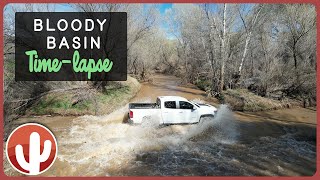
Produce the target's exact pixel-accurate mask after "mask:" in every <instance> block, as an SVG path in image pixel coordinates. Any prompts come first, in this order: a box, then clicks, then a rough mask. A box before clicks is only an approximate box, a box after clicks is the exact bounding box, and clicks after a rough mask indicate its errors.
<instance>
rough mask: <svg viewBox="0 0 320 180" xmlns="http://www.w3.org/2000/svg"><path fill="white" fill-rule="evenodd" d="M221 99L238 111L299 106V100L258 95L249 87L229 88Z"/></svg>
mask: <svg viewBox="0 0 320 180" xmlns="http://www.w3.org/2000/svg"><path fill="white" fill-rule="evenodd" d="M221 97H222V98H220V101H221V102H222V103H225V104H228V105H229V106H230V107H231V108H232V109H233V110H238V111H251V112H255V111H265V110H275V109H280V108H287V107H293V106H299V105H300V104H299V102H297V101H294V100H290V99H282V100H274V99H269V98H264V97H261V96H258V95H256V94H254V93H252V92H249V91H248V90H247V89H236V90H234V89H228V90H226V91H224V92H223V96H221Z"/></svg>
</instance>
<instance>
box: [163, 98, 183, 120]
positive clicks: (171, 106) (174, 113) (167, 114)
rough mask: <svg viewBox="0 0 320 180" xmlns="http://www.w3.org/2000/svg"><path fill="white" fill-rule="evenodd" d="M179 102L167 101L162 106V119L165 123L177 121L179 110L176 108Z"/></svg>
mask: <svg viewBox="0 0 320 180" xmlns="http://www.w3.org/2000/svg"><path fill="white" fill-rule="evenodd" d="M176 107H177V104H176V101H165V102H164V107H163V108H161V113H162V120H163V123H164V124H172V123H175V121H176V119H177V117H178V115H179V112H178V110H177V109H176Z"/></svg>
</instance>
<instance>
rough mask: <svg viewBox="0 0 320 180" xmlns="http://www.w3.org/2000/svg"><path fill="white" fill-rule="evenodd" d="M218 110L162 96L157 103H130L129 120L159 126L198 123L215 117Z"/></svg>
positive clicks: (174, 97) (133, 122)
mask: <svg viewBox="0 0 320 180" xmlns="http://www.w3.org/2000/svg"><path fill="white" fill-rule="evenodd" d="M216 112H217V108H215V107H213V106H211V105H209V104H198V103H195V102H191V101H188V100H187V99H185V98H183V97H179V96H160V97H158V98H157V101H156V103H130V104H129V119H128V122H129V123H132V124H141V123H142V124H143V123H146V121H150V120H155V121H156V123H158V122H157V121H159V124H160V125H161V124H189V123H198V122H200V119H201V118H202V117H206V116H212V117H213V116H214V115H215V114H216Z"/></svg>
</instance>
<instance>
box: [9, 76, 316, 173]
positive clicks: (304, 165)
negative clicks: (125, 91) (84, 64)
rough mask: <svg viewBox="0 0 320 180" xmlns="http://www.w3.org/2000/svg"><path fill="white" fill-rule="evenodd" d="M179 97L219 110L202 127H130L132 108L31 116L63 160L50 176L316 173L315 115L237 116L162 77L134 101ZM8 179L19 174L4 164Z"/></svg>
mask: <svg viewBox="0 0 320 180" xmlns="http://www.w3.org/2000/svg"><path fill="white" fill-rule="evenodd" d="M161 95H178V96H183V97H186V98H187V99H189V100H194V101H197V102H206V103H211V104H213V105H215V106H217V107H218V108H219V111H218V114H217V115H216V116H215V117H214V118H213V119H207V120H206V121H204V122H203V123H202V124H195V125H172V126H165V127H157V126H152V125H150V126H131V125H128V124H125V123H123V121H124V120H125V119H126V117H127V109H128V106H127V105H126V106H124V107H122V108H119V109H118V110H117V111H115V112H113V113H111V114H108V115H105V116H81V117H68V116H67V117H61V116H55V117H24V118H21V119H20V120H19V121H18V122H17V125H18V124H21V123H25V122H39V123H41V124H44V125H46V126H47V127H48V128H49V129H51V130H52V132H53V133H54V134H55V136H56V138H57V141H58V148H59V150H58V158H57V160H56V162H55V163H54V165H53V166H52V167H51V168H50V169H49V170H48V171H46V172H45V173H44V174H42V175H43V176H301V175H313V174H314V173H315V171H316V124H317V120H316V111H315V110H313V109H305V108H292V109H283V110H275V111H266V112H256V113H244V112H232V111H231V110H229V109H228V107H227V106H226V105H219V104H217V101H216V100H214V99H213V100H208V99H207V98H206V97H205V93H204V92H203V91H201V90H199V89H197V88H196V87H194V86H193V85H181V84H180V81H179V79H178V78H176V77H173V76H164V75H155V76H154V78H153V81H152V82H149V83H143V84H142V86H141V90H140V91H139V93H138V94H137V95H136V96H135V97H134V98H133V99H132V100H131V102H152V101H155V98H156V97H157V96H161ZM106 103H107V102H106ZM5 173H6V174H7V175H18V173H17V172H15V171H14V170H12V169H11V168H10V166H9V165H8V163H5Z"/></svg>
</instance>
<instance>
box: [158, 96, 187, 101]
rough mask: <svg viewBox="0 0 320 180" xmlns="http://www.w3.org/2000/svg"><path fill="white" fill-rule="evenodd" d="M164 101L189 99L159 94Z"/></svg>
mask: <svg viewBox="0 0 320 180" xmlns="http://www.w3.org/2000/svg"><path fill="white" fill-rule="evenodd" d="M158 98H159V99H161V100H162V101H188V100H187V99H186V98H184V97H181V96H159V97H158Z"/></svg>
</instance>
